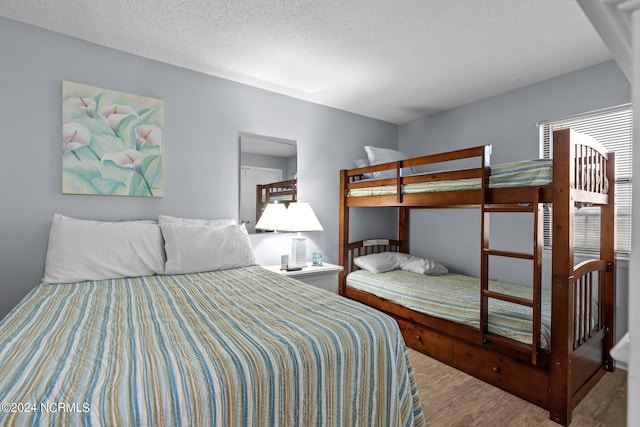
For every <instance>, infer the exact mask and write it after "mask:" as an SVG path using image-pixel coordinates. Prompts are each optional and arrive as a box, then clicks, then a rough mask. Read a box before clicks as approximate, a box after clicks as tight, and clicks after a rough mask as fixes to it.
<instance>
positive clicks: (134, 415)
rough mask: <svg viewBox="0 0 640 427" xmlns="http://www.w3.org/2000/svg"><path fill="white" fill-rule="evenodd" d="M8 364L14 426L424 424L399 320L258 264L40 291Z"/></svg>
mask: <svg viewBox="0 0 640 427" xmlns="http://www.w3.org/2000/svg"><path fill="white" fill-rule="evenodd" d="M0 361H1V362H0V401H1V402H10V403H15V408H14V409H15V412H12V411H10V410H9V411H5V410H3V411H0V425H3V426H4V425H43V424H44V425H54V424H55V425H121V426H124V425H211V426H230V425H233V426H242V425H272V426H275V425H328V426H348V425H393V426H410V425H423V424H424V415H423V412H422V408H421V405H420V400H419V397H418V392H417V388H416V386H415V383H414V378H413V373H412V370H411V365H410V363H409V360H408V356H407V351H406V347H405V344H404V341H403V339H402V336H401V334H400V332H399V330H398V326H397V324H396V323H395V321H394V320H393V319H391V318H390V317H388V316H386V315H383V314H381V313H380V312H377V311H376V310H373V309H371V308H368V307H366V306H364V305H361V304H359V303H356V302H353V301H350V300H347V299H344V298H341V297H339V296H337V295H334V294H330V293H328V292H325V291H322V290H319V289H316V288H314V287H311V286H309V285H305V284H303V283H301V282H298V281H296V280H293V279H291V278H287V277H284V276H281V275H278V274H275V273H271V272H269V271H267V270H265V269H262V268H260V267H257V266H252V267H244V268H238V269H231V270H221V271H217V272H210V273H198V274H190V275H174V276H148V277H140V278H126V279H113V280H104V281H96V282H82V283H72V284H64V285H62V284H54V285H40V286H37V287H36V288H35V289H33V290H32V291H31V292H30V293H29V294H28V295H27V296H26V297H25V299H24V300H23V301H22V302H21V303H20V304H19V305H18V306H17V307H16V308H14V309H13V310H12V311H11V312H10V313H9V314H8V315H7V316H6V317H5V319H4V320H3V321H2V322H1V323H0ZM27 403H28V404H34V406H33V407H32V406H28V407H27V406H25V404H27ZM18 404H20V405H22V406H18ZM51 404H54V405H57V406H51ZM42 405H44V406H42ZM47 405H49V406H47ZM3 409H6V408H4V404H3ZM18 409H20V411H18ZM32 409H35V410H32Z"/></svg>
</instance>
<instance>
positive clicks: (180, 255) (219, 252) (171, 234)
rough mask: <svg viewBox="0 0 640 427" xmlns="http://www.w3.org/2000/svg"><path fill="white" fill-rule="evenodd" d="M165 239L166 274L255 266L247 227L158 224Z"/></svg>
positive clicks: (174, 223)
mask: <svg viewBox="0 0 640 427" xmlns="http://www.w3.org/2000/svg"><path fill="white" fill-rule="evenodd" d="M160 228H161V229H162V235H163V236H164V242H165V245H164V247H165V251H166V253H167V262H166V264H165V273H166V274H188V273H198V272H201V271H214V270H223V269H227V268H237V267H246V266H249V265H255V264H256V259H255V257H254V255H253V249H252V248H251V241H250V240H249V236H248V235H247V232H246V228H244V227H243V226H241V225H223V226H218V227H216V226H210V225H202V224H182V223H176V222H173V223H172V222H164V223H160Z"/></svg>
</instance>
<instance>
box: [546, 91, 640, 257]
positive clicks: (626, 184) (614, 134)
mask: <svg viewBox="0 0 640 427" xmlns="http://www.w3.org/2000/svg"><path fill="white" fill-rule="evenodd" d="M632 116H633V115H632V110H631V104H625V105H620V106H617V107H611V108H606V109H602V110H597V111H591V112H588V113H584V114H577V115H574V116H570V117H565V118H562V119H556V120H547V121H544V122H540V123H538V126H539V130H540V157H541V158H544V159H549V158H551V157H552V153H553V147H552V144H553V140H552V139H553V131H554V130H556V129H562V128H567V127H570V128H572V129H573V130H576V131H578V132H582V133H586V134H588V135H591V136H593V137H594V138H596V139H597V140H598V141H599V142H600V143H602V145H603V146H604V147H605V148H606V149H607V150H608V151H613V152H615V153H616V170H615V178H616V189H615V233H616V234H615V245H616V254H617V256H620V257H628V256H629V251H630V250H631V165H632V163H631V152H632V141H633V118H632ZM551 213H552V206H551V205H546V206H545V208H544V246H545V249H550V248H551V230H552V224H551V221H552V215H551ZM574 224H575V226H574V248H575V250H576V252H578V253H586V254H591V253H597V252H598V251H599V249H600V209H598V208H581V209H578V210H577V211H576V213H575V222H574Z"/></svg>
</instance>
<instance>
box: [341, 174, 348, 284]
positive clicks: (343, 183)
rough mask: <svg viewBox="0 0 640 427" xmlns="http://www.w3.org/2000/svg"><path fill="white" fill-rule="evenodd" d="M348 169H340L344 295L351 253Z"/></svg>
mask: <svg viewBox="0 0 640 427" xmlns="http://www.w3.org/2000/svg"><path fill="white" fill-rule="evenodd" d="M346 184H347V171H346V170H344V169H343V170H341V171H340V202H339V205H340V210H339V215H338V263H339V265H341V266H342V267H343V269H342V271H341V272H340V274H339V275H338V294H339V295H344V287H345V280H346V277H347V274H348V273H349V271H348V270H349V253H348V251H347V250H346V245H347V243H349V208H347V207H346V205H345V203H346V197H347V195H346V194H345V188H346V187H347V185H346Z"/></svg>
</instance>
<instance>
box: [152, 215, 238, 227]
mask: <svg viewBox="0 0 640 427" xmlns="http://www.w3.org/2000/svg"><path fill="white" fill-rule="evenodd" d="M158 222H159V223H160V224H163V223H167V222H173V223H178V224H195V225H211V226H214V227H218V226H221V225H235V224H237V222H236V220H235V219H195V218H180V217H177V216H169V215H158Z"/></svg>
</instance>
